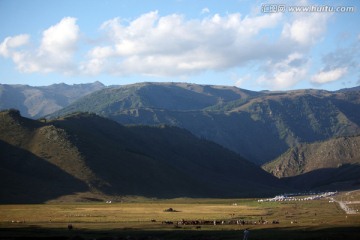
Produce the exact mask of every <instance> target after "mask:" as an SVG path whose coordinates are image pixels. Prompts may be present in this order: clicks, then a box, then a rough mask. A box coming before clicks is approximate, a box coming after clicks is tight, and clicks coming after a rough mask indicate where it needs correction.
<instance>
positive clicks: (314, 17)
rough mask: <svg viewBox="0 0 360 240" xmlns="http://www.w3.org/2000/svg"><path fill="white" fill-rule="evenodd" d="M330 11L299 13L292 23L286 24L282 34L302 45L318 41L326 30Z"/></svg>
mask: <svg viewBox="0 0 360 240" xmlns="http://www.w3.org/2000/svg"><path fill="white" fill-rule="evenodd" d="M330 16H331V14H330V13H326V14H325V13H315V12H314V13H297V15H296V17H294V19H293V20H292V22H290V23H286V24H285V25H284V28H283V31H282V36H283V37H284V38H286V39H290V40H292V41H295V42H297V43H299V44H302V45H311V44H314V43H316V42H318V41H319V40H320V39H321V37H322V36H323V33H324V32H325V31H326V25H327V22H328V19H329V17H330Z"/></svg>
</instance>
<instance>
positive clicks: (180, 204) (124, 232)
mask: <svg viewBox="0 0 360 240" xmlns="http://www.w3.org/2000/svg"><path fill="white" fill-rule="evenodd" d="M354 196H356V198H358V195H354ZM340 197H341V198H351V195H349V194H348V195H346V194H345V193H344V194H343V195H339V196H337V198H340ZM352 198H354V197H352ZM168 209H172V211H166V210H168ZM0 213H1V215H0V239H55V238H56V239H229V240H230V239H242V234H243V231H244V229H245V228H249V229H250V232H251V235H250V239H359V238H360V215H359V214H352V215H347V214H346V213H345V212H344V211H343V210H342V209H341V208H340V207H339V204H338V203H336V202H329V199H321V200H314V201H303V202H298V201H296V202H262V203H259V202H257V199H186V198H181V199H171V200H159V199H135V198H134V199H128V200H126V201H123V202H112V203H111V204H110V203H105V202H97V203H48V204H34V205H21V204H18V205H0ZM214 220H215V223H216V225H214V224H213V222H214ZM184 223H188V224H184ZM237 223H245V225H242V224H237ZM69 224H71V225H72V226H73V229H72V230H68V225H69Z"/></svg>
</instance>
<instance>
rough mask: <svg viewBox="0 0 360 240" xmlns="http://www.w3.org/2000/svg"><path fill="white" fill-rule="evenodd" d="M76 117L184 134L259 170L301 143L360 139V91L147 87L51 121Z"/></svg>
mask: <svg viewBox="0 0 360 240" xmlns="http://www.w3.org/2000/svg"><path fill="white" fill-rule="evenodd" d="M184 91H185V93H184ZM225 95H226V96H228V97H224V96H225ZM77 111H80V112H81V111H85V112H94V113H96V114H99V115H101V116H104V117H107V118H110V119H113V120H115V121H117V122H119V123H122V124H145V125H158V124H168V125H174V126H178V127H181V128H185V129H187V130H189V131H191V132H192V133H193V134H195V135H196V136H198V137H202V138H206V139H209V140H211V141H214V142H216V143H219V144H221V145H223V146H225V147H226V148H229V149H230V150H232V151H235V152H237V153H239V154H240V155H242V156H243V157H245V158H246V159H249V160H250V161H252V162H254V163H256V164H258V165H262V164H264V163H266V162H268V161H271V160H273V159H275V158H276V157H278V156H279V155H280V154H282V153H284V152H285V151H286V150H287V149H288V148H289V147H294V146H296V145H297V144H299V143H301V142H314V141H320V140H325V139H328V138H331V137H335V136H347V135H353V134H358V133H360V120H359V119H360V91H357V90H356V89H355V91H345V92H341V91H340V92H330V91H325V90H314V89H305V90H294V91H284V92H252V91H248V90H243V89H238V88H234V87H224V86H211V85H196V84H182V83H181V84H180V83H177V84H174V83H141V84H134V85H129V86H125V87H124V86H123V87H119V88H111V89H104V90H100V91H97V92H95V93H93V94H90V95H87V96H86V97H84V98H82V99H79V100H77V101H76V102H74V103H73V104H71V105H70V106H68V107H65V108H64V109H62V110H60V111H59V112H57V113H54V114H52V115H50V117H56V116H61V115H64V114H68V113H71V112H77ZM258 149H261V151H258Z"/></svg>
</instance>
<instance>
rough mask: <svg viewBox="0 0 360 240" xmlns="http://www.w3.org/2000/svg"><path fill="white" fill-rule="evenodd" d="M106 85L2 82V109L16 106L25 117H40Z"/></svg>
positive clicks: (95, 83) (0, 93)
mask: <svg viewBox="0 0 360 240" xmlns="http://www.w3.org/2000/svg"><path fill="white" fill-rule="evenodd" d="M104 87H105V86H104V85H103V84H102V83H100V82H94V83H88V84H74V85H67V84H64V83H60V84H53V85H50V86H40V87H34V86H28V85H20V84H17V85H10V84H0V109H2V110H3V109H10V108H15V109H18V110H20V111H21V113H22V114H23V115H24V116H25V117H31V118H40V117H43V116H45V115H48V114H50V113H53V112H55V111H57V110H60V109H62V108H63V107H66V106H68V105H69V104H70V103H72V102H74V101H75V100H77V99H78V98H81V97H83V96H85V95H87V94H89V93H92V92H94V91H97V90H100V89H103V88H104Z"/></svg>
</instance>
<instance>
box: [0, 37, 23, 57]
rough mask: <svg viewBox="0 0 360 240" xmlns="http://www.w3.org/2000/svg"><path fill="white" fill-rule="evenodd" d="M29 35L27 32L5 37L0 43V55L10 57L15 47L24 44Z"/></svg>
mask: <svg viewBox="0 0 360 240" xmlns="http://www.w3.org/2000/svg"><path fill="white" fill-rule="evenodd" d="M29 38H30V36H29V35H27V34H21V35H17V36H15V37H7V38H5V39H4V41H3V42H2V43H1V44H0V55H1V56H3V57H10V56H11V54H12V51H13V50H14V49H15V48H18V47H21V46H23V45H26V44H27V43H28V42H29Z"/></svg>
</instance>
